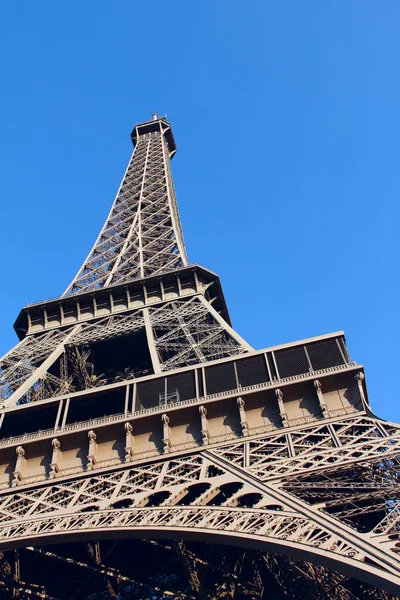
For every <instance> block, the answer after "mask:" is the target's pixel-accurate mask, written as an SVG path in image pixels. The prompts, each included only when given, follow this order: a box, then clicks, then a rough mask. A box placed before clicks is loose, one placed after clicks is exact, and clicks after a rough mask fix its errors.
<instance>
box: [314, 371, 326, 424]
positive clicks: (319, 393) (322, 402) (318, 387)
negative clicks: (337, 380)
mask: <svg viewBox="0 0 400 600" xmlns="http://www.w3.org/2000/svg"><path fill="white" fill-rule="evenodd" d="M314 388H315V391H316V392H317V396H318V402H319V406H320V409H321V411H322V416H323V417H329V412H328V407H327V405H326V402H325V399H324V395H323V393H322V385H321V382H320V381H318V379H316V380H315V381H314Z"/></svg>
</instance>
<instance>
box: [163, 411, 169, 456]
mask: <svg viewBox="0 0 400 600" xmlns="http://www.w3.org/2000/svg"><path fill="white" fill-rule="evenodd" d="M161 421H162V424H163V444H164V454H168V453H169V452H171V433H170V429H169V416H168V415H166V414H163V415H161Z"/></svg>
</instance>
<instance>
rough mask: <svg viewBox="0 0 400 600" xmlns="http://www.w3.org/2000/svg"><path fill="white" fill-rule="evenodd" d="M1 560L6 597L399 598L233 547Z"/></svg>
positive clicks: (113, 549)
mask: <svg viewBox="0 0 400 600" xmlns="http://www.w3.org/2000/svg"><path fill="white" fill-rule="evenodd" d="M0 559H1V562H0V572H1V574H0V586H1V588H0V597H1V598H4V599H6V598H20V599H25V598H32V597H36V598H37V597H40V598H45V599H54V600H55V599H57V600H66V599H71V600H72V599H74V600H81V599H82V600H83V599H86V598H90V599H93V600H95V599H103V598H104V599H105V598H115V599H116V598H121V599H134V598H135V599H136V598H141V599H149V600H150V599H157V598H179V599H180V598H182V599H183V598H191V599H203V600H208V599H210V600H211V599H221V598H249V599H250V598H254V599H256V598H257V599H258V598H259V599H266V598H268V599H271V600H275V599H276V600H280V599H287V598H296V599H299V600H301V599H303V598H304V599H307V600H308V599H309V598H313V599H314V600H319V599H321V600H323V599H340V600H356V599H367V598H377V599H380V598H381V599H394V598H396V597H395V596H392V595H390V594H388V593H386V592H384V591H383V590H379V589H377V588H375V587H373V586H369V585H367V584H365V583H363V582H360V581H358V580H357V579H354V578H352V577H349V576H347V575H343V574H341V573H338V572H336V571H332V570H330V569H327V568H326V567H322V566H318V565H315V564H312V563H310V562H307V561H302V560H295V559H293V558H290V557H286V556H280V555H277V554H271V553H267V552H259V551H255V550H251V549H250V550H249V549H244V548H241V547H235V546H232V545H220V544H209V543H199V542H182V541H177V540H171V539H166V540H165V539H162V540H149V539H147V540H144V539H143V540H140V539H137V540H133V539H123V540H121V539H120V540H113V539H111V540H107V541H102V542H95V541H89V542H76V543H69V544H59V545H51V546H37V547H28V548H24V549H22V550H19V551H8V552H5V553H3V554H1V555H0ZM16 569H17V573H18V571H19V576H17V580H16V578H15V576H16Z"/></svg>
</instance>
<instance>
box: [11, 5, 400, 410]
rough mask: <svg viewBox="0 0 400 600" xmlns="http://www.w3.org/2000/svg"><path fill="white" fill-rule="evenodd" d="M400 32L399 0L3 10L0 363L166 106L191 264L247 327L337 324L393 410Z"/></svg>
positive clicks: (266, 334)
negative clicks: (139, 134)
mask: <svg viewBox="0 0 400 600" xmlns="http://www.w3.org/2000/svg"><path fill="white" fill-rule="evenodd" d="M399 23H400V3H399V1H398V0H380V1H378V0H274V1H272V0H252V1H251V2H245V1H241V2H238V1H235V0H202V1H201V2H196V1H194V0H193V1H187V0H170V1H169V2H165V1H164V2H160V1H158V0H151V1H148V0H142V1H138V0H136V1H133V0H129V1H128V0H118V1H116V2H108V1H107V2H106V1H105V0H97V1H95V0H87V1H84V2H82V1H79V2H78V1H77V0H72V1H71V0H69V1H68V2H66V1H64V2H62V1H59V2H54V1H50V0H48V1H45V0H40V1H39V2H32V1H31V0H20V1H18V2H12V0H8V1H7V0H5V1H4V2H2V3H1V7H0V52H1V58H2V69H1V83H2V93H1V96H0V108H1V121H2V126H1V141H0V145H1V148H0V152H1V157H0V158H1V173H0V194H1V201H2V210H1V217H2V219H1V238H0V241H1V248H0V252H1V257H2V261H1V267H2V286H1V312H0V331H1V338H0V355H1V354H3V353H4V352H5V351H6V350H8V349H9V348H10V347H11V346H12V345H14V342H15V341H16V336H15V334H14V332H13V329H12V324H13V322H14V319H15V317H16V316H17V314H18V312H19V310H20V308H21V307H22V306H23V305H24V304H27V303H29V302H33V301H38V300H41V299H43V298H49V297H53V296H57V295H59V294H60V293H62V292H63V291H64V289H65V288H66V286H67V284H68V283H69V282H70V280H71V278H72V277H73V276H74V275H75V273H76V271H77V269H78V267H79V266H80V264H81V262H82V261H83V259H84V258H85V256H86V254H87V252H88V250H89V249H90V247H91V246H92V243H93V241H94V239H95V237H96V236H97V233H98V231H99V229H100V227H101V226H102V224H103V221H104V219H105V217H106V214H107V213H108V210H109V208H110V205H111V202H112V200H113V198H114V195H115V192H116V190H117V188H118V185H119V181H120V178H121V176H122V174H123V172H124V170H125V167H126V163H127V161H128V159H129V156H130V152H131V142H130V131H131V129H132V127H133V125H134V124H135V122H138V121H143V120H147V119H148V118H149V116H150V112H151V111H159V112H160V113H166V114H167V116H168V118H169V120H170V122H171V123H172V125H173V129H174V133H175V137H176V140H177V143H178V153H177V155H176V157H175V158H174V160H173V163H172V166H173V172H174V178H175V184H176V188H177V195H178V202H179V207H180V211H181V217H182V222H183V227H184V235H185V240H186V245H187V249H188V253H189V259H190V260H191V262H197V263H200V264H203V265H204V266H207V267H208V268H210V269H212V270H214V271H216V272H217V273H219V275H220V276H221V279H222V283H223V286H224V290H225V295H226V299H227V301H228V304H229V307H230V311H231V317H232V321H233V324H234V326H235V327H236V329H237V330H238V331H239V332H240V333H241V334H242V335H243V337H245V338H246V339H247V340H248V341H249V342H250V343H251V344H252V345H253V346H254V347H255V348H262V347H266V346H271V345H274V344H279V343H285V342H290V341H295V340H297V339H302V338H306V337H310V336H314V335H319V334H324V333H328V332H330V331H336V330H338V329H344V330H345V333H346V336H347V340H348V345H349V348H350V352H351V354H352V356H353V358H354V359H356V360H357V361H358V362H360V363H362V364H364V365H365V367H366V374H367V383H368V387H369V393H370V399H371V402H372V406H373V408H374V409H375V410H376V412H377V413H378V414H379V415H381V416H383V417H385V418H387V419H390V420H397V421H400V406H399V400H400V398H399V393H398V387H399V386H398V370H399V337H400V325H399V324H400V320H399V313H398V304H399V302H398V297H399V288H400V285H399V258H400V249H399V236H398V221H399V216H400V215H399V197H400V170H399V157H400V151H399V140H400V116H399V115H400V109H399V107H400V83H399V81H400V36H399Z"/></svg>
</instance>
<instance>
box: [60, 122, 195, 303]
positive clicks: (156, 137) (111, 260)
mask: <svg viewBox="0 0 400 600" xmlns="http://www.w3.org/2000/svg"><path fill="white" fill-rule="evenodd" d="M157 123H158V125H159V126H158V127H157V128H156V129H154V128H153V131H151V132H149V133H143V134H141V135H139V136H138V139H137V143H136V147H135V150H134V152H133V155H132V158H131V160H130V162H129V165H128V168H127V170H126V172H125V175H124V177H123V180H122V183H121V186H120V188H119V190H118V193H117V196H116V198H115V201H114V204H113V206H112V208H111V212H110V214H109V215H108V218H107V221H106V223H105V225H104V227H103V229H102V230H101V232H100V235H99V237H98V238H97V240H96V243H95V245H94V246H93V248H92V250H91V251H90V253H89V255H88V257H87V259H86V260H85V262H84V264H83V265H82V267H81V268H80V270H79V271H78V273H77V275H76V277H75V278H74V280H73V281H72V283H71V285H70V286H69V287H68V288H67V290H66V291H65V294H64V295H66V294H74V293H76V292H80V291H82V290H93V289H97V288H99V287H104V286H108V285H112V284H115V283H122V282H124V281H127V280H131V279H135V278H143V277H146V276H147V275H155V274H158V273H164V272H165V271H168V270H173V269H176V268H178V267H180V266H185V265H187V264H188V262H187V257H186V250H185V246H184V242H183V236H182V230H181V225H180V220H179V215H178V209H177V204H176V198H175V192H174V187H173V183H172V176H171V168H170V158H171V155H172V151H171V149H169V148H168V144H167V142H166V138H165V134H166V132H167V131H168V130H169V129H170V126H169V124H168V123H167V122H166V121H165V120H164V119H161V120H159V121H157Z"/></svg>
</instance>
